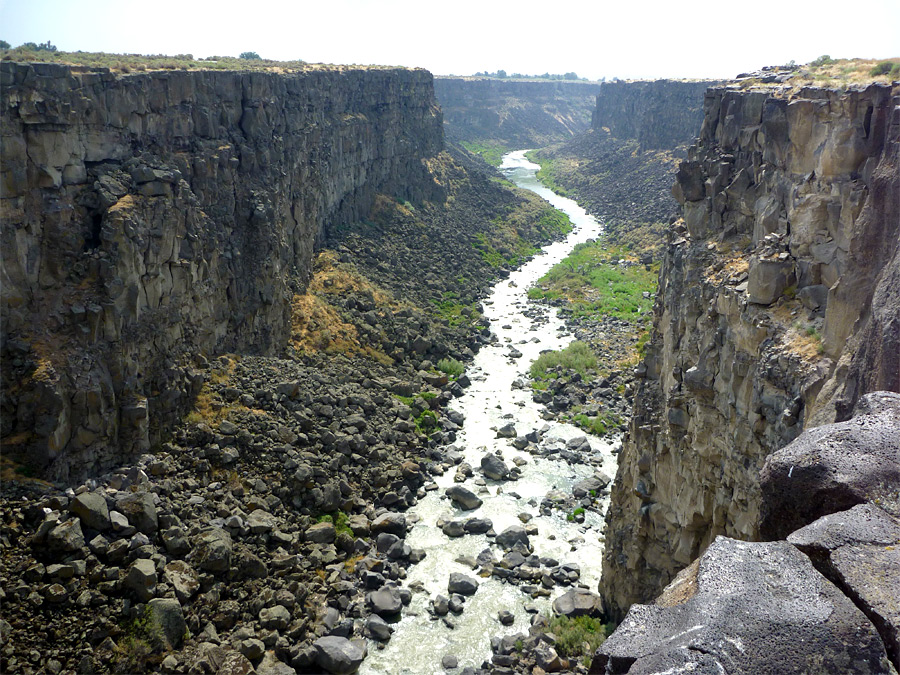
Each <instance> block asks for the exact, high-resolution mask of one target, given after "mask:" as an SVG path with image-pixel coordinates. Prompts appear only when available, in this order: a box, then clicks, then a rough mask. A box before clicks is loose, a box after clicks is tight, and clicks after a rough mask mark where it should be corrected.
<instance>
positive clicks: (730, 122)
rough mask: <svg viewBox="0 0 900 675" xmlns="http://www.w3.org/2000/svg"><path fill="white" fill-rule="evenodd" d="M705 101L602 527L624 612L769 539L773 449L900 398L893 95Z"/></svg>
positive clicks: (613, 592) (739, 94)
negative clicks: (766, 490) (714, 557)
mask: <svg viewBox="0 0 900 675" xmlns="http://www.w3.org/2000/svg"><path fill="white" fill-rule="evenodd" d="M892 96H893V98H892ZM704 107H705V121H704V123H703V128H702V130H701V133H700V137H699V140H698V141H697V144H696V145H695V146H693V147H692V148H691V150H690V152H689V158H688V161H686V162H684V163H682V165H681V167H680V168H679V171H678V175H677V183H676V185H675V188H674V193H675V196H676V198H677V199H678V201H679V202H680V203H681V204H682V206H683V211H684V219H683V221H680V222H679V223H677V224H676V225H675V226H674V227H673V229H672V231H671V232H670V233H669V240H668V249H667V252H666V255H665V259H664V262H663V268H662V272H661V277H660V291H659V296H658V300H657V305H656V308H655V314H656V316H655V328H654V333H653V337H652V340H651V342H650V344H649V346H648V349H647V352H646V356H645V358H644V360H643V362H642V364H641V365H640V366H639V367H638V373H639V375H640V376H642V377H643V381H642V383H641V384H640V386H639V390H638V393H637V396H636V400H635V410H634V417H633V420H632V423H631V426H630V430H629V434H628V436H627V438H626V440H625V443H624V447H623V451H622V454H621V458H620V464H619V472H618V476H617V478H616V481H615V485H614V489H613V496H612V504H611V507H610V510H609V513H608V516H607V526H608V533H607V548H606V552H605V556H604V570H603V580H602V582H601V592H602V594H603V595H604V598H605V600H606V602H607V606H608V610H609V612H610V613H611V614H612V615H613V616H616V617H621V616H622V615H623V614H624V611H625V610H627V608H628V607H629V606H630V605H631V604H632V603H634V602H647V601H649V600H651V599H653V598H654V597H655V596H656V595H657V594H658V593H659V592H660V591H661V590H662V588H663V587H664V586H665V584H666V583H668V582H669V581H670V580H671V579H672V578H673V576H674V575H675V573H676V572H677V571H678V570H679V569H682V568H684V567H685V566H686V565H688V564H689V563H690V562H691V561H692V560H695V559H696V558H697V557H698V556H699V555H700V554H701V553H702V552H703V551H704V550H705V549H706V548H707V546H709V545H710V544H711V543H712V542H713V540H714V539H715V538H716V537H717V536H718V535H725V536H727V537H732V538H735V539H743V540H754V539H757V538H758V536H759V529H758V527H759V525H758V523H759V513H760V503H761V493H760V487H759V471H760V469H761V468H762V466H763V462H764V461H765V459H766V456H768V455H769V454H770V453H772V452H773V451H775V450H777V449H779V448H781V447H783V446H784V445H785V444H786V443H788V442H789V441H791V440H793V439H794V438H795V437H796V436H797V435H799V433H800V432H801V431H802V430H803V429H804V428H807V427H812V426H817V425H819V424H823V423H828V422H833V421H835V420H841V419H846V417H847V416H849V414H850V411H852V409H853V406H854V404H855V403H856V402H857V400H858V399H859V397H860V396H861V395H862V394H864V393H866V391H871V390H873V389H877V388H881V389H887V390H892V391H897V390H898V389H900V366H898V354H900V344H898V340H900V323H898V322H900V303H898V300H897V299H898V297H900V278H898V272H897V271H898V269H900V242H898V239H900V206H898V200H900V171H898V148H900V110H898V97H897V96H896V92H892V90H891V88H890V87H888V86H883V85H871V86H869V87H867V88H865V89H856V90H850V91H846V92H842V91H836V90H826V89H811V88H804V89H799V90H791V91H787V92H785V91H782V92H781V93H780V94H779V93H776V92H774V91H773V90H768V91H741V90H736V89H731V88H713V89H710V91H709V92H708V93H707V95H706V100H705V103H704Z"/></svg>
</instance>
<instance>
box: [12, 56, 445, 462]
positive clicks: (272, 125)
mask: <svg viewBox="0 0 900 675" xmlns="http://www.w3.org/2000/svg"><path fill="white" fill-rule="evenodd" d="M2 68H3V70H2V78H3V79H2V85H3V86H2V103H0V105H2V140H3V176H2V190H3V193H2V218H3V230H2V232H3V234H2V247H0V248H2V280H3V290H2V301H3V305H2V309H3V336H2V350H3V403H2V412H3V415H2V418H3V429H2V436H3V437H4V438H5V439H6V440H7V451H9V448H11V447H13V446H15V449H16V450H19V451H20V452H21V454H24V455H25V456H26V457H27V458H28V460H29V461H30V462H31V463H33V464H35V465H37V466H38V467H39V468H45V467H48V466H49V468H50V473H51V475H54V476H56V477H66V476H68V475H70V474H71V475H73V476H81V475H87V474H91V473H92V472H96V471H97V470H99V469H101V468H105V467H108V466H110V465H111V463H113V462H114V461H118V459H119V458H121V457H123V456H127V455H128V454H129V453H133V452H135V451H143V450H146V449H148V448H149V447H150V445H151V444H152V443H155V442H158V441H159V440H160V438H161V435H162V432H163V431H164V430H165V429H166V428H167V426H168V425H170V423H171V422H172V420H173V419H175V417H177V415H179V414H183V412H184V411H185V409H186V405H187V404H188V402H189V401H190V400H191V399H192V397H193V396H195V395H196V394H197V392H198V391H199V387H200V385H201V383H202V378H201V377H200V376H199V375H198V373H197V368H198V367H199V366H202V365H203V363H204V362H205V359H206V358H208V357H210V356H212V355H214V354H219V353H223V352H225V351H241V352H243V353H251V354H272V353H276V352H277V351H278V350H281V349H283V348H284V347H285V346H286V344H287V338H288V335H289V333H290V325H291V322H290V314H291V311H290V309H291V298H292V297H293V295H294V293H295V292H296V291H298V290H302V288H303V287H304V285H305V283H306V281H307V280H308V278H309V276H310V272H311V266H312V253H313V248H314V246H315V245H316V244H317V243H321V242H322V241H323V240H324V238H325V236H326V234H327V229H328V228H334V227H338V226H341V225H342V224H346V223H349V222H351V221H355V220H359V219H361V218H362V216H363V215H365V214H367V213H368V211H369V209H370V207H371V206H372V204H373V201H374V197H375V195H376V193H384V194H388V195H391V196H393V197H395V198H397V199H401V200H409V199H413V200H418V199H422V198H426V197H431V196H434V195H435V194H437V193H439V192H440V188H439V187H438V186H437V185H436V184H435V182H434V180H433V178H432V177H431V176H430V175H429V174H428V173H427V171H426V170H425V166H424V164H423V162H424V160H426V159H429V158H432V157H434V156H435V155H436V154H437V153H439V152H440V151H441V150H442V147H443V137H442V130H441V113H440V110H439V108H438V107H437V104H436V103H435V100H434V96H433V90H432V77H431V75H430V74H429V73H427V72H425V71H421V70H418V71H409V70H402V69H352V68H330V69H328V68H323V69H311V70H309V71H306V72H300V73H294V74H289V75H280V74H275V73H251V72H212V71H206V72H191V73H187V72H174V71H173V72H165V71H162V72H152V73H145V74H131V75H124V76H121V75H119V76H117V75H113V74H110V73H109V72H90V71H87V70H80V69H78V68H74V67H73V68H70V67H67V66H61V65H55V64H16V63H12V62H4V63H3V64H2Z"/></svg>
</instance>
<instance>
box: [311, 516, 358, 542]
mask: <svg viewBox="0 0 900 675" xmlns="http://www.w3.org/2000/svg"><path fill="white" fill-rule="evenodd" d="M316 522H317V523H331V524H333V525H334V532H335V534H346V535H349V536H351V537H352V536H353V530H351V529H350V524H349V523H350V516H348V515H347V514H346V513H344V512H343V511H332V512H331V513H324V514H322V515H321V516H319V517H318V518H317V519H316Z"/></svg>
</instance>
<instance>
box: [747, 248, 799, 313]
mask: <svg viewBox="0 0 900 675" xmlns="http://www.w3.org/2000/svg"><path fill="white" fill-rule="evenodd" d="M748 274H749V278H748V279H747V299H748V300H749V301H750V302H754V303H756V304H759V305H771V304H772V303H773V302H775V301H776V300H777V299H778V298H780V297H781V295H782V294H783V293H784V291H785V289H786V288H787V287H788V286H790V285H791V284H792V283H794V280H795V276H794V263H793V262H792V261H791V260H777V259H776V260H764V259H760V258H758V257H756V256H754V257H753V258H751V259H750V268H749V270H748Z"/></svg>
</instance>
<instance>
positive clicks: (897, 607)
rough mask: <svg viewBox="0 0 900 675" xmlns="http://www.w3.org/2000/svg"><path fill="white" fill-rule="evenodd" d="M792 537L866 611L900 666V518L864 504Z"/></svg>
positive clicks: (896, 664) (790, 539)
mask: <svg viewBox="0 0 900 675" xmlns="http://www.w3.org/2000/svg"><path fill="white" fill-rule="evenodd" d="M788 541H789V542H790V543H791V544H793V545H794V546H796V547H797V548H799V549H800V550H801V551H803V552H804V553H805V554H806V555H808V556H809V558H810V560H812V563H813V565H815V567H816V569H818V570H819V572H821V573H822V574H824V575H825V577H827V578H828V579H829V580H830V581H831V582H832V583H834V584H835V585H836V586H837V587H838V588H840V589H841V590H842V591H843V592H844V593H845V594H846V595H847V596H848V597H850V598H851V599H852V600H853V602H854V604H856V606H857V607H859V608H860V609H861V610H862V611H863V613H864V614H865V615H866V616H867V617H868V618H869V620H870V621H871V622H872V623H873V624H874V625H875V627H876V628H877V629H878V632H879V634H880V635H881V639H882V641H883V642H884V645H885V648H886V649H887V653H888V656H889V657H890V659H891V661H892V662H893V664H894V666H895V667H896V668H900V594H898V589H900V520H898V519H897V518H894V517H893V516H891V515H890V514H888V513H886V512H885V511H883V510H882V509H880V508H878V507H877V506H875V505H873V504H861V505H859V506H854V507H853V508H852V509H850V510H849V511H841V512H840V513H832V514H830V515H827V516H824V517H822V518H819V520H817V521H816V522H814V523H812V524H811V525H807V526H806V527H804V528H801V529H799V530H797V531H796V532H794V533H792V534H791V535H790V536H788Z"/></svg>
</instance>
